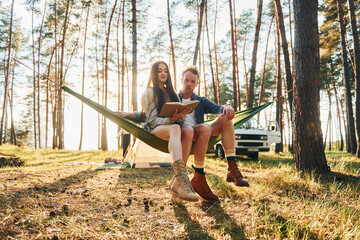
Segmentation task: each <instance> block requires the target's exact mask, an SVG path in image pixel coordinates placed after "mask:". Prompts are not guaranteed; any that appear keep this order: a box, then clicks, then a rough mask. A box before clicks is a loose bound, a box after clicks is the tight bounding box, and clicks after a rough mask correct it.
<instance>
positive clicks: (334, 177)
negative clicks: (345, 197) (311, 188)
mask: <svg viewBox="0 0 360 240" xmlns="http://www.w3.org/2000/svg"><path fill="white" fill-rule="evenodd" d="M316 179H318V181H319V183H321V184H329V183H335V182H337V183H342V184H345V185H347V186H349V187H350V188H351V189H352V190H353V191H355V192H360V189H359V186H360V175H358V174H350V173H344V172H335V171H331V172H329V173H326V174H321V175H318V176H317V177H316Z"/></svg>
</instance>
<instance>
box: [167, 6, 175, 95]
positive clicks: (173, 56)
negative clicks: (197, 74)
mask: <svg viewBox="0 0 360 240" xmlns="http://www.w3.org/2000/svg"><path fill="white" fill-rule="evenodd" d="M166 3H167V17H168V25H169V37H170V51H171V60H172V65H173V81H174V84H173V86H174V89H175V91H176V88H177V85H176V61H175V49H174V41H173V36H172V26H171V18H170V3H169V0H167V1H166Z"/></svg>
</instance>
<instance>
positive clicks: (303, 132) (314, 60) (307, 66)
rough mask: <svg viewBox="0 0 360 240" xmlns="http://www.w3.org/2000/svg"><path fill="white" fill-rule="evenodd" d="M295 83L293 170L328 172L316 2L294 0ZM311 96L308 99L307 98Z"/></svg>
mask: <svg viewBox="0 0 360 240" xmlns="http://www.w3.org/2000/svg"><path fill="white" fill-rule="evenodd" d="M293 6H294V20H295V46H294V52H295V62H294V65H295V74H294V79H295V85H296V86H302V87H301V88H299V89H298V91H295V92H294V98H297V99H298V101H299V105H298V104H297V103H296V101H293V141H294V161H295V167H296V169H299V170H302V171H307V172H311V171H315V172H322V173H325V172H328V171H329V168H328V165H327V161H326V157H325V153H324V146H323V135H322V132H321V123H320V83H319V71H320V65H319V63H320V56H319V33H318V19H317V18H318V12H317V9H318V1H317V0H294V1H293ZM309 99H311V101H309Z"/></svg>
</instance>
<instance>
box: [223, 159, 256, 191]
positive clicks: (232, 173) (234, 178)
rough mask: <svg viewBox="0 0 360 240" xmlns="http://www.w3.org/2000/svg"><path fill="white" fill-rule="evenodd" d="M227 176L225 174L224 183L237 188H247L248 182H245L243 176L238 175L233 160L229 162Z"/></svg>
mask: <svg viewBox="0 0 360 240" xmlns="http://www.w3.org/2000/svg"><path fill="white" fill-rule="evenodd" d="M227 162H228V168H227V174H226V181H227V182H234V183H235V185H236V186H239V187H249V186H250V185H249V183H248V181H246V180H245V179H244V177H243V175H242V174H241V173H240V171H239V169H238V167H237V165H236V162H235V161H233V160H229V161H227Z"/></svg>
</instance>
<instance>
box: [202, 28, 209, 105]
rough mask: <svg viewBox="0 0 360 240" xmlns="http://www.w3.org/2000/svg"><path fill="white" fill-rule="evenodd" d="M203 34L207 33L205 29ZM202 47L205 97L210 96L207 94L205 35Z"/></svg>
mask: <svg viewBox="0 0 360 240" xmlns="http://www.w3.org/2000/svg"><path fill="white" fill-rule="evenodd" d="M202 34H203V36H204V35H205V29H203V33H202ZM201 44H202V48H201V56H202V69H203V70H202V73H203V82H204V88H203V89H204V97H206V98H207V97H208V96H207V86H206V68H205V57H204V52H205V37H203V39H202V43H201Z"/></svg>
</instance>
